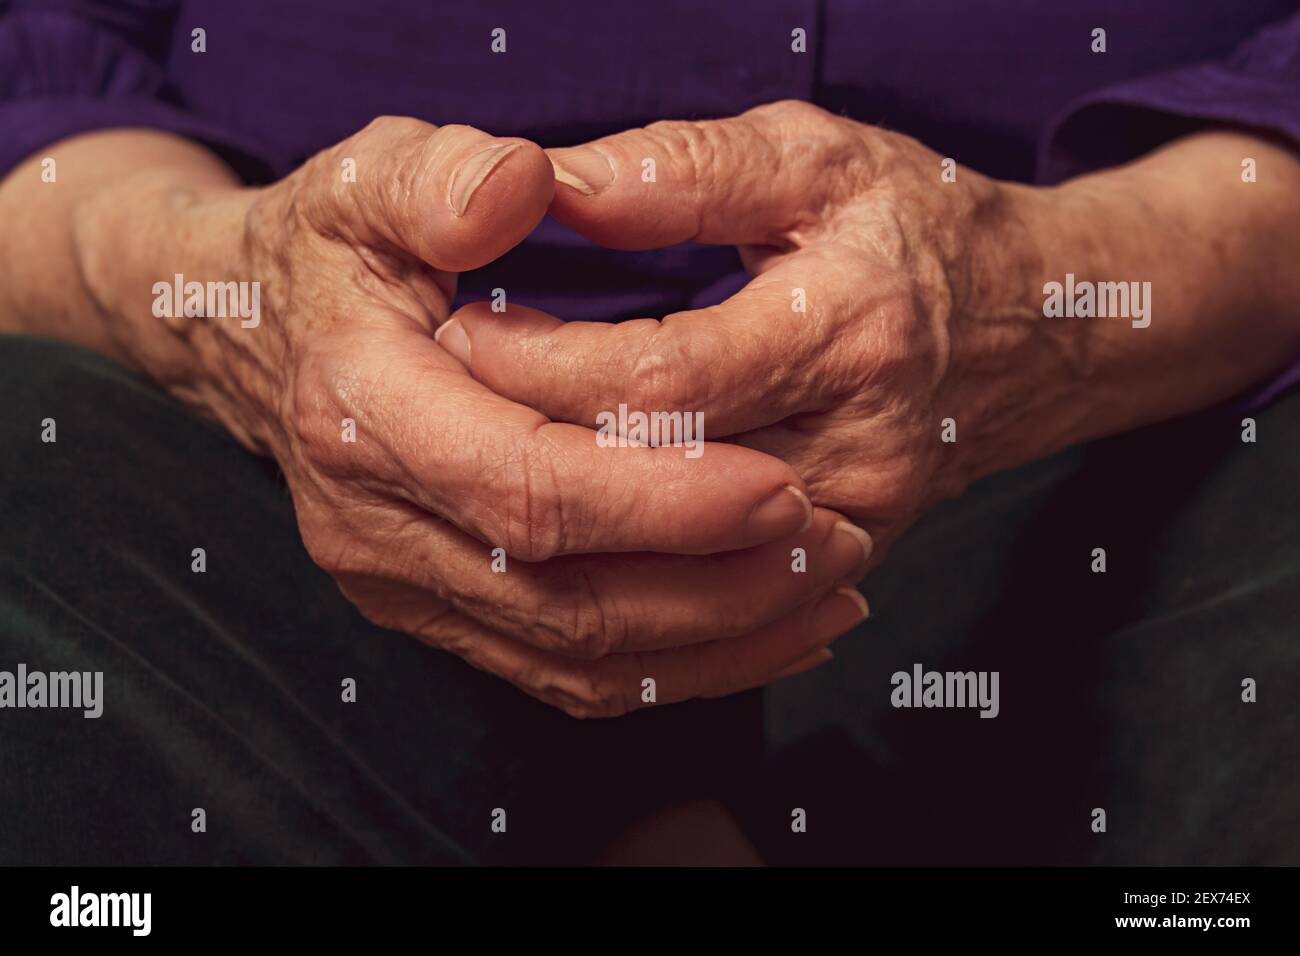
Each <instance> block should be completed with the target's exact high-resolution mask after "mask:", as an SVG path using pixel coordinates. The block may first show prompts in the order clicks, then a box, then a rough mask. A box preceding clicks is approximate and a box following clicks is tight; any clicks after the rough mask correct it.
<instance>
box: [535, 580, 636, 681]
mask: <svg viewBox="0 0 1300 956" xmlns="http://www.w3.org/2000/svg"><path fill="white" fill-rule="evenodd" d="M556 590H557V591H558V592H559V593H560V594H561V595H563V596H562V597H560V598H558V599H556V600H554V601H547V602H546V603H544V604H543V605H542V607H541V608H540V609H539V612H538V615H537V624H538V627H539V628H540V629H541V630H544V631H545V632H547V633H548V634H549V635H550V637H551V641H550V643H552V644H553V645H554V646H555V649H556V651H557V652H558V653H562V654H565V655H566V656H569V657H576V658H578V659H580V660H588V661H594V660H599V659H600V658H602V657H606V656H608V655H610V654H613V653H614V652H616V651H618V650H619V649H620V648H622V647H623V646H624V645H625V644H626V643H627V622H626V618H625V617H624V615H623V613H622V612H621V611H620V610H619V608H618V605H617V604H616V603H615V602H612V601H610V600H609V599H608V598H606V597H605V596H604V595H602V594H601V593H599V592H598V590H597V586H596V584H595V582H594V580H593V578H592V576H591V574H590V572H589V571H587V570H585V569H577V570H575V571H573V572H571V573H567V574H566V579H565V580H564V581H563V582H562V583H560V584H559V585H558V586H557V588H556Z"/></svg>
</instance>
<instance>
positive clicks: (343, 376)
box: [282, 348, 351, 455]
mask: <svg viewBox="0 0 1300 956" xmlns="http://www.w3.org/2000/svg"><path fill="white" fill-rule="evenodd" d="M350 377H351V376H350V374H349V372H348V370H347V367H346V363H341V362H340V361H339V359H338V357H337V356H336V355H335V354H334V353H333V352H332V351H327V350H325V349H319V348H316V349H308V350H307V351H306V352H305V353H304V354H303V355H302V357H301V358H300V359H299V361H298V363H297V366H296V367H295V369H294V378H293V383H292V386H291V387H290V388H288V389H286V391H285V395H286V402H287V407H286V408H285V409H283V410H282V415H283V417H284V418H285V419H286V421H287V424H288V426H289V431H290V433H291V434H292V435H293V436H294V437H295V438H296V439H297V441H298V442H299V443H300V444H301V445H302V446H303V447H304V448H305V449H306V450H307V451H308V452H309V453H311V454H314V455H325V454H327V453H330V452H337V451H338V446H339V443H340V442H341V440H342V430H341V429H342V423H343V419H344V418H346V417H347V412H346V409H345V406H344V404H343V402H342V401H341V395H342V394H344V391H345V389H344V386H345V383H346V381H347V380H348V379H349V378H350Z"/></svg>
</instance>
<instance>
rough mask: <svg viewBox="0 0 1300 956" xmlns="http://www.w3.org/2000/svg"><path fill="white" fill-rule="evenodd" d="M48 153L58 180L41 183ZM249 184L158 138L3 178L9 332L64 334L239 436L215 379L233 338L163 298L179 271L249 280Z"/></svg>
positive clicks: (105, 135) (224, 390)
mask: <svg viewBox="0 0 1300 956" xmlns="http://www.w3.org/2000/svg"><path fill="white" fill-rule="evenodd" d="M46 156H48V157H52V158H53V159H54V160H55V163H56V167H55V168H56V178H55V179H54V181H53V182H44V181H42V177H41V171H42V166H41V162H42V160H43V159H44V158H45V157H46ZM239 187H240V184H239V182H238V180H237V179H236V177H235V176H234V174H233V173H232V172H231V171H230V170H229V169H228V168H227V167H226V166H225V165H224V164H223V163H222V162H221V161H220V160H219V159H218V158H217V157H216V156H214V155H213V154H212V153H210V152H209V151H207V150H206V149H204V148H203V147H201V146H198V145H196V144H194V143H191V142H189V141H187V140H184V139H181V138H178V137H175V136H171V135H168V134H164V133H156V132H152V131H147V130H110V131H105V132H99V133H92V134H87V135H85V136H78V137H74V138H72V139H69V140H65V141H63V142H61V143H58V144H55V145H53V146H51V147H50V148H49V149H48V150H45V151H44V152H43V153H42V155H40V156H34V157H32V158H31V159H29V160H28V161H26V162H25V163H23V164H22V165H20V166H19V167H17V168H15V169H14V170H13V171H12V172H11V173H10V174H9V175H8V176H7V177H6V178H5V179H4V180H3V182H0V222H4V223H5V229H4V231H3V233H0V330H3V331H13V332H25V333H28V334H33V335H48V336H52V337H55V338H61V339H66V340H68V341H72V342H77V343H80V344H82V345H86V346H88V347H90V348H93V349H95V350H97V351H100V352H103V353H104V354H106V355H110V356H112V357H113V358H115V359H118V360H119V361H122V362H125V363H127V364H130V365H133V366H135V367H137V368H140V369H142V370H143V371H145V372H146V373H147V374H149V375H151V376H152V377H153V378H155V379H156V380H158V381H159V382H160V383H161V384H163V385H164V386H165V387H167V388H168V389H169V390H170V391H172V392H173V394H175V395H177V396H178V397H180V398H181V399H182V400H184V401H186V402H187V403H188V404H190V405H191V406H192V407H194V408H196V409H197V410H199V411H201V412H204V413H206V414H211V415H214V416H215V417H218V418H220V419H222V420H223V421H224V422H226V423H227V424H228V425H230V424H232V423H234V425H233V430H235V431H236V433H237V435H238V434H239V431H240V428H239V426H238V424H237V422H238V415H236V414H235V413H234V410H233V409H232V408H231V407H230V406H231V404H232V402H231V399H230V398H229V396H228V393H229V392H230V391H231V389H230V388H229V387H227V386H228V385H230V384H231V383H224V384H223V383H220V382H219V376H216V377H215V378H214V376H212V375H209V374H205V373H206V371H207V370H209V369H211V368H212V367H213V360H214V359H218V358H219V356H220V354H222V353H223V352H224V348H223V343H222V342H221V341H220V340H219V337H220V336H222V335H225V334H227V333H228V330H225V329H223V328H221V327H220V326H218V325H217V324H216V323H210V322H206V321H204V320H202V319H195V318H190V319H188V320H185V319H183V318H179V319H178V318H159V317H156V316H155V315H154V310H153V309H152V302H153V299H154V295H153V291H152V290H153V287H154V284H155V283H157V282H167V283H169V284H170V283H171V282H172V281H173V278H174V276H175V274H177V273H180V274H182V275H183V276H184V277H185V279H186V280H187V281H188V280H196V281H200V282H206V281H208V280H233V279H237V278H242V277H241V276H236V275H232V274H231V272H232V270H234V269H235V268H236V266H235V264H234V263H232V262H231V261H230V250H231V249H232V248H235V249H237V248H238V237H239V235H240V232H241V230H242V228H243V226H242V217H243V215H244V212H245V210H246V208H247V199H246V193H247V191H246V190H242V189H240V188H239ZM182 314H183V313H182ZM219 365H220V363H219V361H218V362H217V367H219ZM239 437H241V439H244V440H245V441H246V443H250V444H251V443H252V442H251V436H248V435H239Z"/></svg>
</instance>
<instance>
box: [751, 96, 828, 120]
mask: <svg viewBox="0 0 1300 956" xmlns="http://www.w3.org/2000/svg"><path fill="white" fill-rule="evenodd" d="M747 112H748V114H749V115H750V116H751V117H754V118H763V119H777V120H798V121H802V122H807V121H809V120H822V119H826V118H829V117H830V116H831V114H830V113H827V112H826V111H825V110H824V109H822V108H821V107H820V106H814V105H813V104H812V103H809V102H808V101H807V100H796V99H784V100H776V101H775V102H772V103H764V104H762V105H760V106H755V107H754V108H753V109H751V110H748V111H747Z"/></svg>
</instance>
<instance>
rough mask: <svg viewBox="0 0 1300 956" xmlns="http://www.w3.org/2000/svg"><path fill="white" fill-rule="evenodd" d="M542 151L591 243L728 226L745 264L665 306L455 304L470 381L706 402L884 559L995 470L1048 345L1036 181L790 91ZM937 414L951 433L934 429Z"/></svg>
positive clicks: (724, 235)
mask: <svg viewBox="0 0 1300 956" xmlns="http://www.w3.org/2000/svg"><path fill="white" fill-rule="evenodd" d="M551 158H552V161H553V162H554V163H555V167H556V178H557V181H558V183H559V184H560V185H559V186H558V187H557V191H556V196H555V200H554V203H553V205H552V210H551V211H552V214H553V215H554V216H555V217H556V218H557V219H559V220H561V221H562V222H564V223H565V224H566V225H568V226H570V227H572V228H573V229H575V230H577V231H578V232H580V233H582V234H583V235H585V236H587V237H588V238H590V239H591V240H593V241H595V242H598V243H600V244H603V245H606V246H612V247H616V248H622V249H647V248H655V247H661V246H667V245H671V244H674V243H678V242H683V241H688V240H691V241H698V242H706V243H729V244H736V245H738V246H739V248H740V253H741V256H742V259H743V261H744V263H745V265H746V267H747V268H748V270H749V271H750V273H751V274H752V276H753V279H752V281H751V282H750V283H749V284H748V285H747V286H746V287H745V288H744V289H743V290H742V291H740V292H739V293H738V294H736V295H735V296H734V297H732V298H731V299H729V300H728V301H726V302H725V303H723V304H721V305H719V306H716V307H713V308H707V309H702V310H699V311H692V312H684V313H680V314H676V315H670V316H668V317H666V318H665V319H663V320H662V321H655V320H650V319H645V320H637V321H630V322H624V323H620V324H615V325H609V324H604V323H585V322H572V323H567V324H566V323H561V322H559V321H558V320H557V319H554V318H551V317H549V316H546V315H543V314H542V313H539V312H536V311H533V310H529V309H524V308H519V307H516V306H511V307H510V308H509V310H508V311H507V312H506V313H502V314H498V313H493V312H492V311H491V310H490V309H489V308H487V307H486V306H484V305H482V304H474V305H471V306H467V307H465V308H464V309H462V310H460V311H458V312H457V313H456V315H455V316H453V320H454V322H455V323H456V325H454V326H453V327H452V329H450V330H449V331H447V332H445V333H444V334H443V335H442V341H443V342H444V343H448V342H454V343H457V344H458V348H457V349H456V350H457V351H458V352H459V355H460V357H461V359H462V360H463V361H465V362H466V363H467V366H468V368H469V369H470V370H471V373H472V374H473V376H474V377H475V378H476V379H477V380H478V381H480V382H482V383H484V384H486V385H488V386H489V387H491V388H492V389H493V390H494V391H496V392H498V393H500V394H502V395H505V396H508V397H510V398H512V399H514V400H516V401H519V402H521V403H523V404H526V405H530V406H532V407H535V408H537V409H539V410H541V411H542V412H544V413H545V414H547V415H548V416H550V417H551V418H553V419H557V420H563V421H568V422H574V423H581V424H588V425H589V424H591V423H592V422H593V421H594V420H595V418H594V416H596V415H597V414H598V413H599V412H600V411H601V410H603V409H610V408H615V407H616V406H617V404H618V403H619V402H626V403H627V404H628V406H629V407H630V408H633V409H641V410H646V411H651V410H665V411H675V410H684V411H699V412H703V416H704V418H703V421H704V430H705V433H706V434H707V435H709V436H710V437H711V438H713V439H718V438H720V437H722V436H732V439H733V440H734V441H736V442H738V443H740V444H743V445H745V446H749V447H751V448H755V449H761V450H762V451H764V452H767V453H769V454H771V455H774V456H777V457H779V458H781V459H783V460H784V461H786V462H788V463H789V464H791V465H792V466H793V467H794V469H795V470H796V471H797V472H799V474H800V475H801V476H802V477H803V478H804V480H805V481H806V482H807V487H808V489H809V493H810V494H811V496H812V498H813V500H814V502H816V503H817V504H822V505H826V506H828V507H831V508H835V509H838V510H840V511H843V512H844V513H846V514H848V515H849V516H850V517H852V518H853V519H854V520H856V521H857V522H858V523H859V524H860V525H862V526H863V527H864V528H865V529H866V530H867V531H869V532H870V535H871V537H872V538H873V539H874V540H875V543H876V547H875V555H874V560H875V561H878V560H879V559H880V557H881V556H882V555H883V553H884V552H885V551H886V550H887V548H888V546H889V545H890V544H891V543H892V542H893V541H894V540H895V539H896V538H897V537H898V535H899V534H900V533H901V532H902V531H903V530H904V529H905V528H906V527H907V525H908V524H909V523H910V522H911V521H912V520H914V518H915V517H917V516H918V515H919V514H920V513H921V512H922V511H923V510H925V509H926V508H927V507H929V506H930V505H932V504H933V503H935V502H936V501H937V500H939V499H940V498H942V497H944V496H948V495H955V494H957V493H959V492H960V491H961V490H962V489H963V488H964V487H965V486H966V485H967V484H968V483H969V481H971V480H972V479H973V478H974V477H976V476H978V475H980V474H983V473H985V472H986V471H988V470H989V469H990V468H991V467H993V463H992V460H991V458H990V455H991V449H996V448H1000V447H1001V446H1002V445H1004V444H1005V440H1004V439H1003V438H1001V437H1000V435H1001V434H1002V430H1001V425H1002V423H1005V422H1006V421H1007V419H1008V416H1014V415H1015V407H1016V406H1015V398H1014V391H1015V390H1014V389H1013V388H1011V387H1010V383H1011V382H1012V381H1013V380H1015V379H1016V378H1017V376H1016V375H1015V374H1014V370H1015V368H1016V366H1017V364H1018V362H1019V361H1020V359H1023V358H1024V356H1023V352H1024V351H1027V350H1029V349H1033V348H1037V347H1039V346H1040V343H1038V340H1037V339H1036V338H1035V333H1034V332H1033V331H1032V329H1033V325H1034V323H1033V322H1032V318H1033V317H1032V315H1030V316H1027V315H1026V314H1025V311H1024V308H1023V306H1019V305H1017V304H1016V303H1017V302H1023V301H1026V300H1025V297H1024V294H1025V290H1026V289H1028V288H1029V286H1028V284H1027V283H1028V282H1029V281H1030V280H1029V276H1030V275H1031V274H1036V273H1035V271H1034V270H1035V263H1036V261H1037V260H1036V255H1037V253H1036V250H1035V246H1034V243H1033V242H1031V241H1030V239H1029V235H1028V231H1027V229H1026V227H1025V226H1024V224H1023V222H1022V220H1021V216H1022V214H1023V215H1028V206H1027V205H1026V204H1027V203H1028V202H1029V193H1030V192H1031V191H1030V190H1027V189H1024V188H1023V187H1010V186H1007V185H1005V184H1000V183H996V182H994V181H992V180H989V179H986V178H984V177H982V176H980V175H978V174H976V173H973V172H971V171H969V170H966V169H962V170H961V171H960V174H959V177H958V179H959V181H958V182H955V183H949V182H944V181H942V179H941V173H942V165H941V162H942V161H941V157H939V156H938V155H936V154H935V153H933V152H931V151H930V150H928V149H926V148H925V147H924V146H922V145H920V144H919V143H917V142H915V141H914V140H911V139H908V138H907V137H904V136H900V135H896V134H893V133H889V132H885V131H882V130H879V129H876V128H873V127H869V126H864V125H862V124H859V123H856V122H853V121H850V120H848V119H844V118H842V117H838V116H834V115H831V114H829V113H827V112H825V111H823V110H821V109H818V108H816V107H813V106H809V105H807V104H804V103H799V102H783V103H776V104H772V105H769V106H764V107H759V108H757V109H754V110H751V111H750V112H748V113H745V114H743V115H742V116H739V117H736V118H734V119H727V120H721V121H714V122H662V123H655V124H654V125H652V126H649V127H647V128H645V129H638V130H631V131H628V132H625V133H620V134H618V135H615V136H611V137H607V138H605V139H601V140H597V141H595V142H593V143H591V144H588V145H586V146H583V147H577V148H572V149H559V150H552V151H551ZM647 160H653V161H654V162H653V169H654V176H653V180H652V181H648V180H651V177H649V176H648V175H643V171H645V170H648V169H650V168H651V164H650V163H648V162H647ZM1022 207H1023V209H1022ZM1028 301H1033V300H1032V296H1031V297H1030V298H1029V299H1028ZM1040 301H1041V300H1040ZM456 326H459V328H456ZM1016 349H1021V350H1022V353H1021V354H1018V353H1017V352H1016ZM570 381H580V382H582V383H584V387H583V388H581V389H569V388H565V387H564V385H565V383H566V382H570ZM991 383H995V384H994V385H993V386H992V387H990V385H991ZM949 417H951V418H953V419H955V422H954V423H953V429H952V430H953V432H954V435H955V437H956V438H957V441H956V442H955V443H946V442H944V441H942V440H941V439H942V436H943V432H944V419H945V418H949ZM1018 424H1020V423H1018ZM1032 428H1033V425H1032V424H1027V425H1024V426H1023V427H1020V428H1018V429H1017V430H1016V431H1017V434H1018V436H1020V437H1022V438H1023V437H1024V435H1025V432H1026V430H1027V429H1032ZM968 449H970V451H968Z"/></svg>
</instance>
